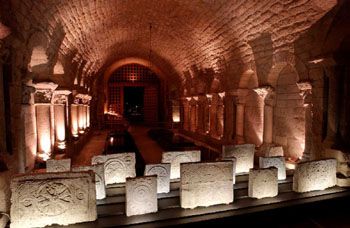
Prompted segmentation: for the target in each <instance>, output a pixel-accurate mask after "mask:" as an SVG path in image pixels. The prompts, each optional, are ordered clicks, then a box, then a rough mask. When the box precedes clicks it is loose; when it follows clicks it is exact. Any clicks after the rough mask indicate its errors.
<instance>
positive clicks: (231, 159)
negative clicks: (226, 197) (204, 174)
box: [222, 157, 237, 184]
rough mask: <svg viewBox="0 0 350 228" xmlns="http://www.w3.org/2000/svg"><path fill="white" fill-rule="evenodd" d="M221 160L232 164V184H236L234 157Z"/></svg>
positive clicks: (235, 161)
mask: <svg viewBox="0 0 350 228" xmlns="http://www.w3.org/2000/svg"><path fill="white" fill-rule="evenodd" d="M222 160H224V161H232V163H233V173H232V180H233V183H234V184H235V183H236V164H237V159H236V158H235V157H225V158H223V159H222Z"/></svg>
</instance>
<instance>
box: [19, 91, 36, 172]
mask: <svg viewBox="0 0 350 228" xmlns="http://www.w3.org/2000/svg"><path fill="white" fill-rule="evenodd" d="M34 93H35V88H34V87H33V86H32V85H23V86H22V105H21V125H22V129H23V130H22V131H23V133H22V135H21V137H23V141H22V143H23V144H22V145H23V147H24V154H23V157H22V158H19V159H24V160H23V161H22V162H20V164H21V165H20V166H21V169H20V172H22V173H23V172H24V171H25V169H28V170H32V169H33V168H34V165H35V160H36V155H37V142H38V139H37V129H36V115H35V106H34ZM22 153H23V152H22ZM20 157H21V156H20Z"/></svg>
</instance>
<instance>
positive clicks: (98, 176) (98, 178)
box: [72, 164, 106, 199]
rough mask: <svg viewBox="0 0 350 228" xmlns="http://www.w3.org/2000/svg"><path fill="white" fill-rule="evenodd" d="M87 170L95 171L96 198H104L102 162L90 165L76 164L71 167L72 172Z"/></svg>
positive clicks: (104, 187)
mask: <svg viewBox="0 0 350 228" xmlns="http://www.w3.org/2000/svg"><path fill="white" fill-rule="evenodd" d="M89 170H91V171H94V173H95V186H96V199H104V198H106V186H105V173H104V165H103V164H97V165H92V166H78V167H73V168H72V171H73V172H82V171H89Z"/></svg>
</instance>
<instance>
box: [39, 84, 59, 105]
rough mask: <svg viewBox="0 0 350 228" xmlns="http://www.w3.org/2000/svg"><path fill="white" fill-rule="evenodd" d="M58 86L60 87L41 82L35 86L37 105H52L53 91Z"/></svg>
mask: <svg viewBox="0 0 350 228" xmlns="http://www.w3.org/2000/svg"><path fill="white" fill-rule="evenodd" d="M57 86H58V85H57V84H55V83H53V82H40V83H35V84H33V87H35V89H36V90H35V95H34V101H35V103H36V104H40V103H51V101H52V96H53V91H54V90H55V89H56V88H57Z"/></svg>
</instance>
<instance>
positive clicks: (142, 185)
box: [125, 175, 158, 216]
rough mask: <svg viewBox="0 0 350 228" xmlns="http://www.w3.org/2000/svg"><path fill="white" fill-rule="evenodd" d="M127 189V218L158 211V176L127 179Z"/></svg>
mask: <svg viewBox="0 0 350 228" xmlns="http://www.w3.org/2000/svg"><path fill="white" fill-rule="evenodd" d="M125 188H126V201H125V202H126V216H132V215H142V214H148V213H153V212H157V211H158V201H157V176H156V175H153V176H145V177H136V178H127V179H126V183H125Z"/></svg>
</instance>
